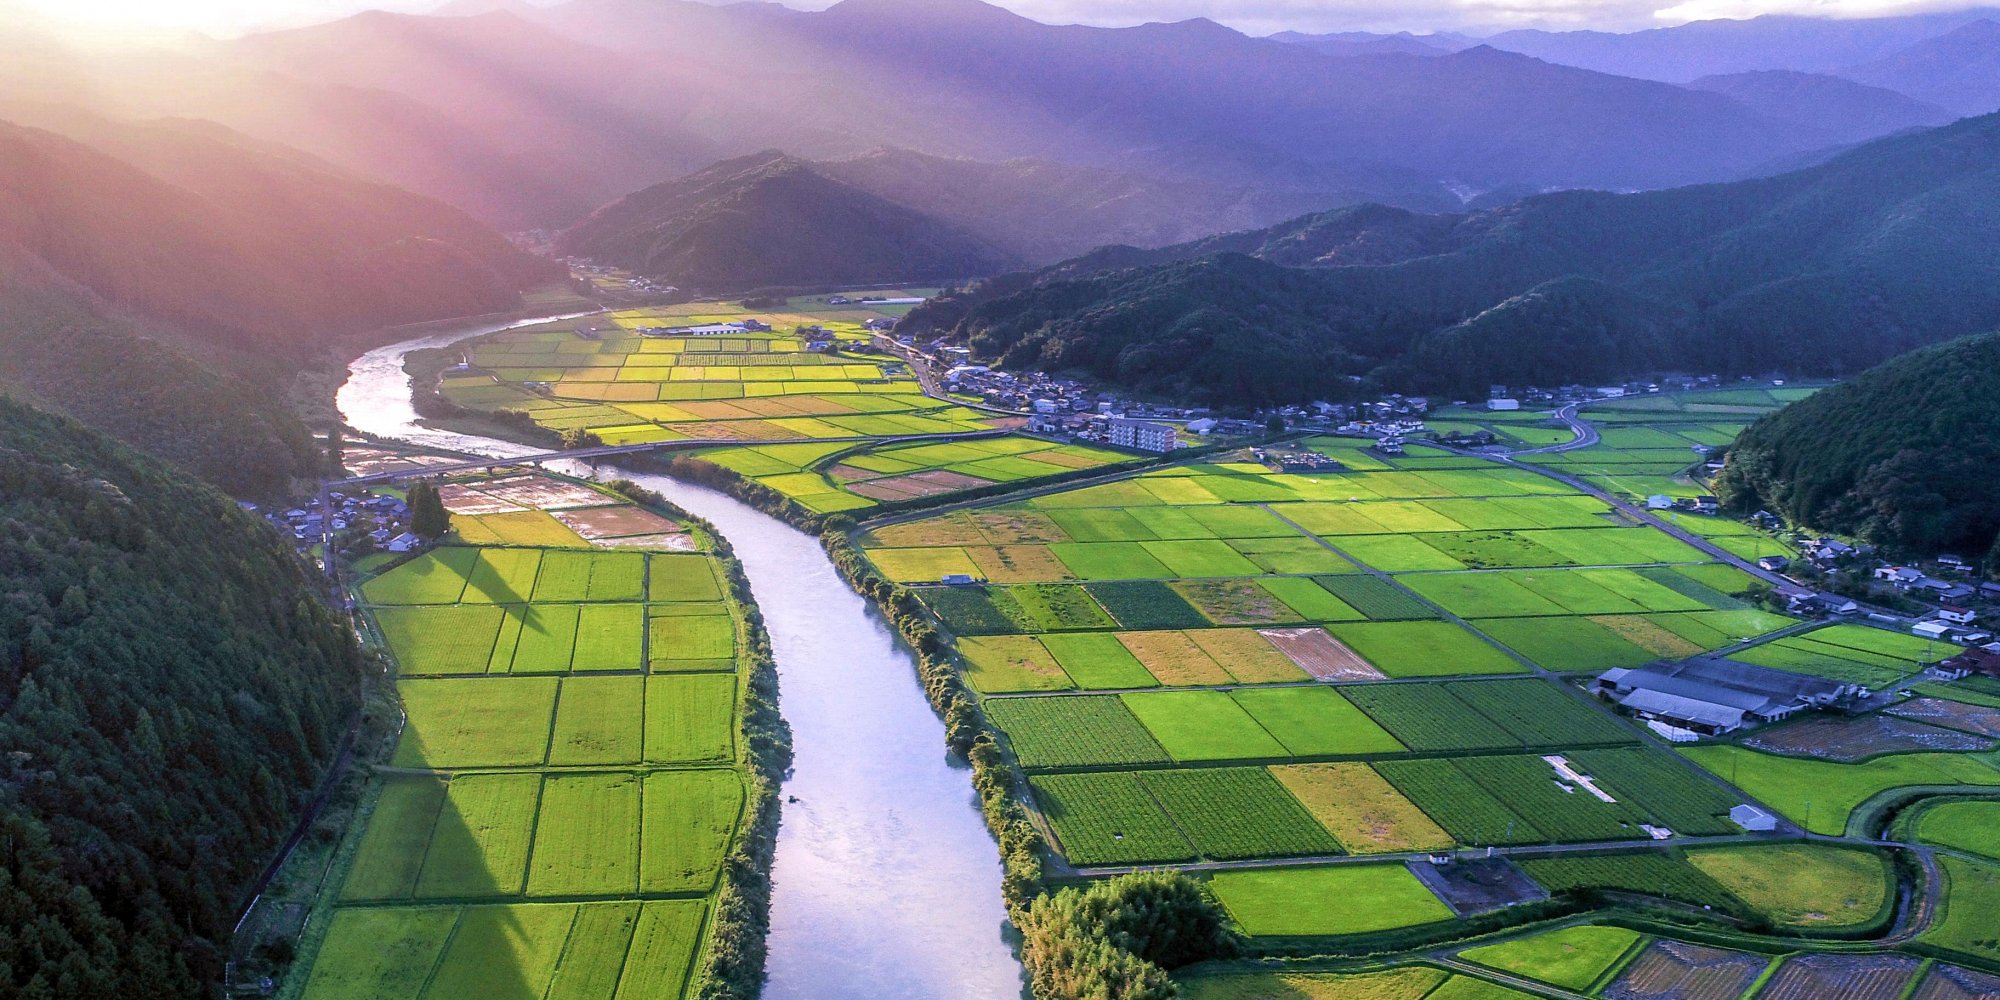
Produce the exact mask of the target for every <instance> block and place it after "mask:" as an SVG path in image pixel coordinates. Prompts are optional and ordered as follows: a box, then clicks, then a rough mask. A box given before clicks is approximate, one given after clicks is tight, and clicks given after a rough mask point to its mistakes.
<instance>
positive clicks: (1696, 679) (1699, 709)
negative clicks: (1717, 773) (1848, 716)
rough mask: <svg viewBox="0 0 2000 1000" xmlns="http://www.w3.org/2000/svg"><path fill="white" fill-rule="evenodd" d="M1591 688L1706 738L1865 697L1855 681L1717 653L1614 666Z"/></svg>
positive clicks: (1638, 713) (1637, 713) (1635, 712)
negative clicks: (1823, 676) (1722, 655)
mask: <svg viewBox="0 0 2000 1000" xmlns="http://www.w3.org/2000/svg"><path fill="white" fill-rule="evenodd" d="M1592 691H1593V692H1594V693H1596V694H1597V695H1598V696H1599V697H1601V698H1604V699H1606V700H1608V701H1611V702H1613V703H1615V704H1617V705H1618V707H1619V708H1621V709H1623V710H1625V711H1627V712H1629V713H1631V714H1632V716H1633V717H1634V718H1637V719H1639V720H1641V721H1645V722H1652V721H1659V722H1664V723H1666V724H1667V725H1669V726H1673V727H1677V728H1680V729H1687V730H1692V731H1694V732H1697V733H1702V734H1705V735H1710V736H1718V735H1721V734H1724V733H1731V732H1735V731H1736V730H1738V729H1741V728H1743V727H1744V726H1747V725H1753V724H1757V723H1764V722H1775V721H1777V720H1779V719H1784V718H1789V717H1791V716H1793V715H1796V714H1797V713H1799V712H1804V711H1808V710H1813V709H1823V708H1832V707H1836V706H1839V705H1843V704H1846V703H1850V702H1853V701H1856V700H1859V699H1863V698H1866V697H1867V696H1868V689H1867V688H1864V687H1862V686H1860V685H1858V684H1852V683H1847V682H1844V681H1835V680H1828V679H1826V678H1822V677H1813V676H1810V675H1807V674H1795V673H1790V672H1788V671H1784V670H1773V669H1771V668H1769V667H1760V666H1756V665H1754V664H1749V663H1740V662H1738V661H1736V660H1728V659H1723V658H1721V657H1716V656H1697V657H1694V658H1692V659H1687V660H1681V661H1678V662H1673V661H1666V660H1662V661H1660V662H1657V663H1654V664H1652V665H1650V666H1646V667H1635V668H1626V667H1614V668H1612V669H1610V670H1606V671H1605V672H1604V673H1602V674H1600V675H1598V677H1597V680H1596V681H1595V682H1594V683H1593V685H1592Z"/></svg>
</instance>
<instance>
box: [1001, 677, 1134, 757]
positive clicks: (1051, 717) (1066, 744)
mask: <svg viewBox="0 0 2000 1000" xmlns="http://www.w3.org/2000/svg"><path fill="white" fill-rule="evenodd" d="M986 711H987V714H988V715H990V716H991V717H992V719H993V724H994V725H996V726H998V727H1000V729H1001V731H1002V732H1005V733H1006V734H1007V742H1008V744H1009V745H1010V746H1011V747H1013V750H1014V756H1015V757H1016V759H1018V760H1019V761H1020V763H1021V766H1022V767H1029V768H1041V767H1089V766H1099V765H1111V764H1164V763H1166V762H1167V751H1166V750H1165V749H1164V748H1163V747H1162V746H1161V745H1160V743H1159V741H1157V740H1156V739H1154V738H1153V735H1152V733H1151V732H1149V731H1148V730H1147V728H1146V727H1145V725H1144V724H1142V723H1141V722H1140V721H1139V717H1138V716H1136V715H1134V714H1133V713H1132V711H1131V709H1129V708H1127V707H1126V704H1125V702H1124V701H1122V700H1121V699H1119V698H1118V697H1117V696H1114V695H1077V696H1061V697H1050V698H996V699H994V700H992V701H990V702H988V703H987V705H986Z"/></svg>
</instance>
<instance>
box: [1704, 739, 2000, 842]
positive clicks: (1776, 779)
mask: <svg viewBox="0 0 2000 1000" xmlns="http://www.w3.org/2000/svg"><path fill="white" fill-rule="evenodd" d="M1681 753H1682V754H1684V755H1686V756H1687V757H1689V758H1691V759H1692V760H1693V761H1694V762H1695V763H1697V764H1700V765H1701V766H1703V767H1705V768H1707V769H1709V770H1710V771H1712V772H1714V773H1715V774H1717V775H1720V776H1721V777H1723V778H1724V779H1726V780H1728V781H1729V783H1730V784H1733V785H1735V786H1736V787H1738V788H1741V789H1743V790H1744V791H1745V792H1748V793H1750V795H1751V797H1753V798H1755V799H1757V800H1759V801H1761V802H1763V803H1765V804H1766V805H1769V806H1771V807H1772V808H1774V809H1776V810H1778V811H1779V812H1780V813H1782V814H1784V816H1785V818H1787V819H1789V820H1792V821H1793V822H1795V823H1800V824H1801V825H1804V826H1806V827H1808V828H1809V829H1811V830H1812V832H1814V833H1823V834H1828V835H1838V834H1840V833H1842V832H1843V831H1845V830H1846V828H1847V817H1848V815H1849V814H1851V813H1852V812H1853V811H1854V809H1855V807H1857V806H1859V805H1860V804H1861V803H1863V802H1865V801H1867V800H1868V799H1869V798H1872V797H1873V796H1875V795H1876V794H1878V793H1881V792H1885V791H1888V790H1889V789H1892V788H1901V787H1905V786H1909V785H1980V786H1991V785H2000V771H1996V770H1995V769H1994V768H1993V766H1992V765H1991V764H1988V763H1987V762H1985V761H1983V760H1981V759H1980V758H1978V757H1976V756H1970V755H1962V754H1943V753H1914V754H1899V755H1896V756H1892V757H1878V758H1875V759H1874V760H1871V761H1868V762H1867V763H1864V764H1838V763H1833V762H1830V761H1819V760H1806V759H1801V758H1797V757H1779V756H1776V755H1773V754H1767V753H1759V752H1757V751H1754V750H1745V749H1741V748H1739V747H1732V746H1704V747H1691V748H1687V749H1683V750H1682V751H1681ZM1808 814H1810V815H1808Z"/></svg>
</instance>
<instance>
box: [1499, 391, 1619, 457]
mask: <svg viewBox="0 0 2000 1000" xmlns="http://www.w3.org/2000/svg"><path fill="white" fill-rule="evenodd" d="M1556 419H1557V420H1560V421H1562V422H1563V423H1565V424H1568V425H1569V429H1570V433H1572V434H1574V435H1576V436H1575V437H1573V438H1571V439H1569V440H1568V441H1564V442H1563V443H1561V444H1552V445H1549V446H1547V447H1544V448H1528V449H1526V450H1523V451H1515V452H1509V453H1508V454H1510V455H1548V454H1554V453H1556V452H1561V451H1581V450H1583V449H1585V448H1588V447H1590V446H1592V445H1594V444H1596V443H1597V442H1598V441H1599V440H1600V438H1599V436H1598V433H1597V428H1596V427H1594V426H1592V425H1591V423H1590V421H1588V420H1585V419H1583V418H1582V417H1580V416H1578V415H1577V412H1576V404H1575V403H1571V404H1569V405H1568V406H1565V407H1563V408H1562V409H1560V410H1557V411H1556Z"/></svg>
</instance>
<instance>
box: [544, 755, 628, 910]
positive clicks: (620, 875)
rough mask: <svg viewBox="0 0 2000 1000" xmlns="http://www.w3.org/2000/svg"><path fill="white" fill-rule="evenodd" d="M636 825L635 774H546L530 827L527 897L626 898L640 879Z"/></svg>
mask: <svg viewBox="0 0 2000 1000" xmlns="http://www.w3.org/2000/svg"><path fill="white" fill-rule="evenodd" d="M639 822H640V816H639V778H638V776H637V775H634V774H630V773H626V772H607V773H601V774H599V773H587V774H574V773H563V774H551V775H549V776H548V777H547V778H546V779H544V780H543V782H542V801H541V811H540V813H539V815H538V816H537V818H536V822H535V850H534V856H533V858H532V859H531V860H530V862H529V865H528V893H529V895H534V896H615V895H630V894H631V893H632V892H633V891H634V890H635V888H636V887H637V885H638V880H639V840H640V836H639V834H640V830H639Z"/></svg>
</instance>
